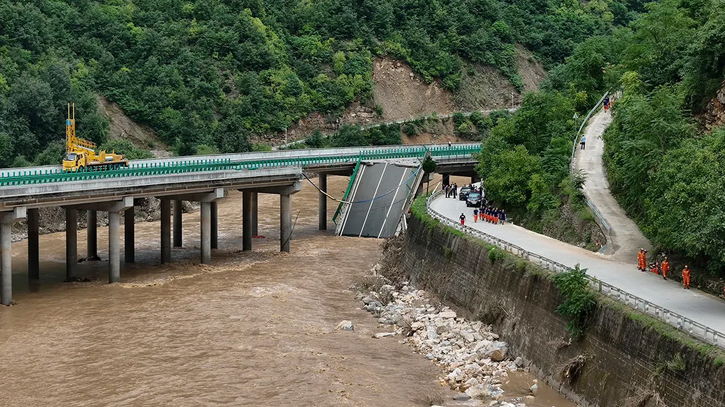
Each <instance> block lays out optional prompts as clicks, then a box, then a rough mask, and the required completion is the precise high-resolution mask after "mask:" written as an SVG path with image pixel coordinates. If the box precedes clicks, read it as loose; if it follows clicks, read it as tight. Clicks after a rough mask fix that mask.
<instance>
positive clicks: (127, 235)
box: [123, 206, 136, 263]
mask: <svg viewBox="0 0 725 407" xmlns="http://www.w3.org/2000/svg"><path fill="white" fill-rule="evenodd" d="M135 215H136V213H135V210H134V207H133V206H132V207H130V208H128V209H126V210H125V211H124V213H123V223H124V229H123V235H124V236H123V243H124V246H123V251H124V256H123V260H124V261H125V262H126V263H135V262H136V239H135V236H136V235H135V229H136V219H135Z"/></svg>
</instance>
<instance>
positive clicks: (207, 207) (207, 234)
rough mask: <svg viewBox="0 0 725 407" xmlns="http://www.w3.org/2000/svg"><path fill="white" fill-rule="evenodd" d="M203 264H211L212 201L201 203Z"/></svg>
mask: <svg viewBox="0 0 725 407" xmlns="http://www.w3.org/2000/svg"><path fill="white" fill-rule="evenodd" d="M201 264H211V202H202V203H201Z"/></svg>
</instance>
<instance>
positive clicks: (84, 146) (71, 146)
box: [63, 103, 128, 172]
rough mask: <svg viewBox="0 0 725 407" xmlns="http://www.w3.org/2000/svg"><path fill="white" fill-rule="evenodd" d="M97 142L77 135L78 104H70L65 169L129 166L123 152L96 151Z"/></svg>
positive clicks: (66, 133) (101, 169)
mask: <svg viewBox="0 0 725 407" xmlns="http://www.w3.org/2000/svg"><path fill="white" fill-rule="evenodd" d="M95 148H96V143H94V142H92V141H89V140H85V139H82V138H79V137H76V106H75V104H73V105H72V107H71V104H70V103H69V104H68V119H66V121H65V157H64V158H63V171H65V172H83V171H106V170H114V169H119V168H127V167H128V160H127V159H126V158H125V157H124V156H123V155H121V154H116V153H115V151H114V152H110V153H107V152H106V151H105V150H103V151H101V152H99V153H96V150H95Z"/></svg>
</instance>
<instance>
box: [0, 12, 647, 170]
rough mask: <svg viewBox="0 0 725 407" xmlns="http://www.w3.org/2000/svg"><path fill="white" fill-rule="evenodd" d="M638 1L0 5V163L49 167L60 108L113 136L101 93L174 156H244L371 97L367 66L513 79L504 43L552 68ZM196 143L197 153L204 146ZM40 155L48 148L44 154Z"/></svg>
mask: <svg viewBox="0 0 725 407" xmlns="http://www.w3.org/2000/svg"><path fill="white" fill-rule="evenodd" d="M638 7H641V4H640V1H637V0H594V1H590V2H588V3H586V4H580V3H579V2H576V1H556V0H538V1H530V0H433V1H430V0H425V1H421V0H396V1H393V0H357V1H345V0H320V1H314V2H313V1H306V0H305V1H303V0H285V1H282V0H268V1H262V0H134V1H130V0H106V1H92V0H66V1H57V0H56V1H52V0H25V1H10V0H2V1H0V15H2V19H0V67H1V71H0V152H1V153H2V154H0V166H8V165H12V164H15V165H24V164H28V163H29V162H30V161H32V162H35V163H37V164H47V163H56V162H58V160H59V157H58V156H57V155H58V154H57V153H58V152H60V151H62V147H61V146H60V143H61V140H62V138H63V134H64V132H63V123H64V118H65V106H66V103H68V102H75V103H76V105H77V116H78V132H79V135H80V136H82V137H85V138H89V139H91V140H94V141H96V142H99V143H104V142H106V141H107V137H108V128H107V127H108V125H107V122H106V120H105V119H104V118H103V117H102V116H101V115H99V114H98V110H97V107H96V105H97V103H96V101H95V97H96V95H97V94H101V95H103V96H105V97H107V98H109V99H110V100H111V101H114V102H117V103H119V104H120V105H121V107H122V108H123V109H124V110H125V111H126V112H127V114H129V115H130V116H131V118H133V119H135V120H137V121H139V122H141V123H144V124H147V125H149V126H150V127H151V128H153V129H154V130H155V131H156V132H157V133H158V134H159V135H160V136H161V138H162V139H163V141H164V142H166V143H168V144H169V145H171V146H173V148H174V150H175V152H176V153H178V154H193V153H196V152H198V151H216V150H218V151H222V152H232V151H247V150H250V149H251V148H252V146H251V145H250V143H249V135H251V134H265V133H274V132H281V131H284V130H285V129H286V128H287V127H289V126H290V124H291V123H294V122H295V121H297V120H298V119H300V118H302V117H304V116H306V115H307V114H308V113H310V112H313V111H319V112H322V113H324V114H326V115H328V117H332V118H334V117H335V116H337V115H339V114H340V113H341V112H342V111H343V109H344V108H345V107H346V106H347V105H348V104H349V103H350V102H351V101H353V100H355V99H358V100H361V101H363V102H365V101H366V100H368V99H370V98H369V97H370V92H371V73H372V60H373V58H375V57H376V56H382V55H388V56H391V57H395V58H400V59H403V60H405V61H407V62H408V63H409V64H410V65H411V66H412V67H413V68H414V69H415V71H416V72H417V73H418V74H420V75H421V76H422V77H423V78H425V79H426V80H440V81H441V83H442V84H443V85H444V86H445V87H447V88H448V89H451V90H454V91H455V90H456V89H457V87H458V86H459V83H460V78H461V75H462V71H463V68H462V67H463V65H464V63H477V64H483V65H491V66H494V67H496V68H498V69H499V70H501V71H502V72H503V73H504V74H505V75H507V76H508V77H509V78H510V80H511V81H512V82H513V83H514V84H515V85H516V86H519V87H520V86H521V78H520V77H519V75H518V73H517V70H516V62H515V54H516V50H515V47H514V44H516V43H520V44H523V45H524V46H526V47H528V48H529V49H531V50H533V51H535V52H536V53H537V54H538V55H539V57H540V58H541V59H542V60H543V61H544V62H546V63H547V64H549V65H552V66H553V64H556V63H559V62H561V61H563V59H564V58H565V57H566V56H568V55H570V54H571V52H572V50H573V49H574V46H575V45H576V44H578V43H580V42H581V41H583V40H584V39H586V38H587V37H589V36H591V35H594V34H606V33H608V32H610V31H611V29H612V27H613V24H622V23H626V22H627V21H629V20H630V19H631V18H632V17H633V14H632V13H633V11H636V10H637V8H638ZM200 146H201V147H200ZM44 151H45V153H43V152H44Z"/></svg>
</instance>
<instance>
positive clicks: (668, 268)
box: [662, 257, 670, 280]
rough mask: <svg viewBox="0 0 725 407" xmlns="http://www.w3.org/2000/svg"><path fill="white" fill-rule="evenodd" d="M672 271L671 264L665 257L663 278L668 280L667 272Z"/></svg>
mask: <svg viewBox="0 0 725 407" xmlns="http://www.w3.org/2000/svg"><path fill="white" fill-rule="evenodd" d="M669 271H670V262H669V261H667V257H665V259H664V260H662V278H664V279H665V280H667V272H669Z"/></svg>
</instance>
